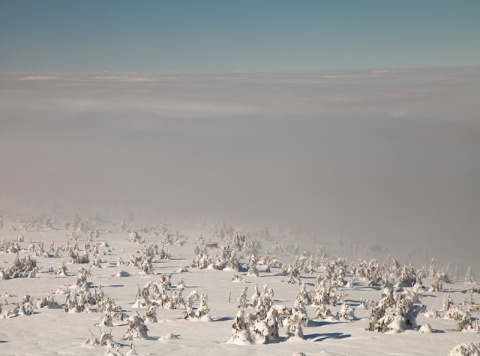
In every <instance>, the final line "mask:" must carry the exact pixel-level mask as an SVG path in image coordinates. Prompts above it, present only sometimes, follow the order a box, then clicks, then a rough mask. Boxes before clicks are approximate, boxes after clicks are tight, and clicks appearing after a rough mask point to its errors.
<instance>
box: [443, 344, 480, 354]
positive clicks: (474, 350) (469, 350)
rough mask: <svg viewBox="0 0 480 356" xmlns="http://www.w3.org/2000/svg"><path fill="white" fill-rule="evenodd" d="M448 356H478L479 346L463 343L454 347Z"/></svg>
mask: <svg viewBox="0 0 480 356" xmlns="http://www.w3.org/2000/svg"><path fill="white" fill-rule="evenodd" d="M448 356H480V344H474V343H472V342H465V343H462V344H458V345H456V346H455V347H454V348H453V349H451V350H450V353H449V354H448Z"/></svg>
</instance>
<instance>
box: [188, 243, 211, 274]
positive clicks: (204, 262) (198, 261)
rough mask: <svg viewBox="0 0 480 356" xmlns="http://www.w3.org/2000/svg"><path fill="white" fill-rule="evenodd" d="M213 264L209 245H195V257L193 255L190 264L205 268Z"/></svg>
mask: <svg viewBox="0 0 480 356" xmlns="http://www.w3.org/2000/svg"><path fill="white" fill-rule="evenodd" d="M211 264H212V260H211V258H210V256H208V252H207V246H206V245H205V243H203V242H202V243H201V244H200V245H197V246H196V247H195V257H193V260H192V263H191V264H190V266H191V267H192V268H199V269H205V268H207V267H208V266H209V265H211Z"/></svg>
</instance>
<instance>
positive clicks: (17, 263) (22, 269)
mask: <svg viewBox="0 0 480 356" xmlns="http://www.w3.org/2000/svg"><path fill="white" fill-rule="evenodd" d="M38 270H39V268H38V267H37V261H36V260H35V259H34V258H31V257H30V256H25V257H22V258H20V257H19V256H18V254H17V256H16V257H15V260H14V261H13V263H12V265H11V266H10V267H8V268H7V269H5V271H4V273H5V275H7V276H8V278H35V277H36V275H37V272H38ZM3 277H4V278H2V279H8V278H5V276H3Z"/></svg>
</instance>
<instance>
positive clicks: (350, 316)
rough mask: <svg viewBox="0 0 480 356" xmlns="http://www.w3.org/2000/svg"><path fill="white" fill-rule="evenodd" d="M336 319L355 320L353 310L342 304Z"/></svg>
mask: <svg viewBox="0 0 480 356" xmlns="http://www.w3.org/2000/svg"><path fill="white" fill-rule="evenodd" d="M337 318H338V319H339V320H344V321H353V320H355V308H353V307H351V306H349V305H348V304H347V303H343V304H342V307H341V308H340V311H339V313H338V315H337Z"/></svg>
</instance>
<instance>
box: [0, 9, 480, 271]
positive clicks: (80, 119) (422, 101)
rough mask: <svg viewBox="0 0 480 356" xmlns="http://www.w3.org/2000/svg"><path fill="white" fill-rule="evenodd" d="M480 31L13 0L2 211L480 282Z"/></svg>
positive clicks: (446, 17)
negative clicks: (211, 228)
mask: <svg viewBox="0 0 480 356" xmlns="http://www.w3.org/2000/svg"><path fill="white" fill-rule="evenodd" d="M479 15H480V2H478V1H455V2H453V1H438V0H437V1H401V2H400V1H399V2H394V1H388V2H387V1H208V0H207V1H135V2H133V1H107V0H104V1H0V162H1V165H2V168H1V169H0V198H1V199H2V201H0V203H2V204H1V205H5V204H7V205H8V204H9V203H8V202H10V201H11V200H10V198H20V199H25V200H26V201H30V202H32V201H34V200H37V201H40V200H42V201H47V202H55V203H58V204H60V206H62V205H68V204H70V205H74V206H75V205H78V206H80V205H82V204H83V205H87V206H89V207H91V209H92V210H93V209H97V207H98V206H104V207H105V206H107V207H109V208H113V209H115V208H119V209H123V210H124V211H126V210H129V209H130V210H135V209H138V211H140V209H142V212H150V213H151V214H153V215H155V216H170V215H172V214H179V215H182V216H190V217H192V216H194V217H195V218H207V219H209V221H216V222H218V221H221V220H223V219H226V220H229V221H235V222H237V221H239V222H244V223H245V222H247V223H248V222H252V223H258V224H264V225H272V224H273V225H275V226H277V225H278V224H280V225H288V226H295V227H303V228H305V229H309V230H310V231H316V232H317V233H319V234H320V235H322V236H335V237H337V236H342V237H343V238H345V239H352V240H358V241H376V242H382V243H385V244H390V245H391V246H396V248H398V246H399V244H400V245H404V247H408V248H411V249H414V250H416V251H417V252H419V251H424V250H423V249H424V248H428V249H431V250H432V251H433V250H435V251H436V253H439V254H444V255H448V254H451V255H452V256H455V257H452V258H455V259H456V260H461V259H467V260H468V261H471V263H472V264H474V263H476V268H477V271H479V272H480V264H479V262H478V256H477V254H478V253H477V251H479V250H480V236H479V232H480V220H479V219H478V217H479V216H480V189H479V184H478V183H479V182H480V154H479V152H480V46H479V45H478V34H480V21H478V18H480V16H479ZM5 202H6V203H5ZM29 204H30V205H31V204H32V203H29ZM140 207H141V208H140ZM0 208H1V206H0ZM432 254H433V252H432ZM446 259H448V256H447V257H446ZM475 261H476V262H475Z"/></svg>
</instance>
